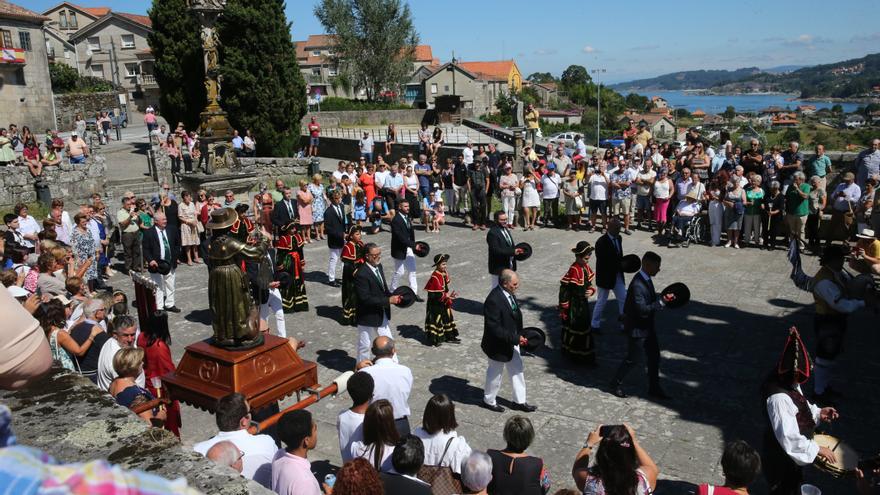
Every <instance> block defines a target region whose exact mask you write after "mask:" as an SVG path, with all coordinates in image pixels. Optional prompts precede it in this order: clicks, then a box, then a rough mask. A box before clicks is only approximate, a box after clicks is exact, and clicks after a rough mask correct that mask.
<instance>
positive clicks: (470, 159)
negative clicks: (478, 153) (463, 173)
mask: <svg viewBox="0 0 880 495" xmlns="http://www.w3.org/2000/svg"><path fill="white" fill-rule="evenodd" d="M461 156H462V157H464V159H463V160H462V162H464V164H465V165H470V164H471V163H474V143H472V142H471V141H470V140H468V142H467V145H465V147H464V149H463V150H461Z"/></svg>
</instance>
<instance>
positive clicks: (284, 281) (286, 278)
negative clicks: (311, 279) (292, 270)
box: [273, 271, 293, 289]
mask: <svg viewBox="0 0 880 495" xmlns="http://www.w3.org/2000/svg"><path fill="white" fill-rule="evenodd" d="M273 278H274V279H275V281H276V282H281V287H280V288H281V289H286V288H288V287H290V284H292V283H293V277H291V276H290V274H289V273H287V272H282V271H276V272H275V276H274V277H273Z"/></svg>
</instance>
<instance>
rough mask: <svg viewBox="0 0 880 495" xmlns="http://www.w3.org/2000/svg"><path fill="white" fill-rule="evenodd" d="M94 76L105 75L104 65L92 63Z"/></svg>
mask: <svg viewBox="0 0 880 495" xmlns="http://www.w3.org/2000/svg"><path fill="white" fill-rule="evenodd" d="M91 67H92V76H94V77H104V66H103V65H101V64H92V65H91Z"/></svg>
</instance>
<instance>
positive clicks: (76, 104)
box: [55, 91, 119, 131]
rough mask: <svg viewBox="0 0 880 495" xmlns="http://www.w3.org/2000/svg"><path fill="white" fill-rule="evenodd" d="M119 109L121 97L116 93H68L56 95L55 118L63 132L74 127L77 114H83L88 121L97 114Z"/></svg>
mask: <svg viewBox="0 0 880 495" xmlns="http://www.w3.org/2000/svg"><path fill="white" fill-rule="evenodd" d="M117 107H119V96H117V94H116V92H115V91H107V92H103V93H66V94H58V95H55V117H56V118H57V119H58V127H59V128H60V129H61V130H62V131H66V130H70V129H71V127H73V123H74V121H75V118H74V117H76V114H78V113H81V114H82V115H83V117H84V118H85V119H86V120H88V119H89V117H94V115H95V112H100V111H101V110H107V109H114V108H117Z"/></svg>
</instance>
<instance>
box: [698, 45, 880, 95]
mask: <svg viewBox="0 0 880 495" xmlns="http://www.w3.org/2000/svg"><path fill="white" fill-rule="evenodd" d="M878 85H880V53H875V54H871V55H866V56H864V57H862V58H856V59H852V60H846V61H843V62H836V63H833V64H825V65H815V66H812V67H804V68H802V69H798V70H796V71H794V72H790V73H788V74H767V73H758V74H752V75H748V76H745V77H743V78H741V79H739V80H736V81H726V82H724V81H722V82H719V83H716V84H715V85H714V86H713V87H712V88H711V90H712V92H715V93H755V92H781V93H799V94H800V96H801V98H855V97H864V96H869V95H870V94H871V90H872V88H874V87H875V86H878Z"/></svg>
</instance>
